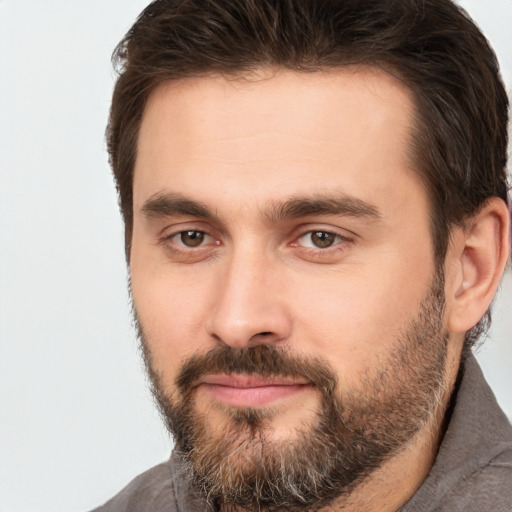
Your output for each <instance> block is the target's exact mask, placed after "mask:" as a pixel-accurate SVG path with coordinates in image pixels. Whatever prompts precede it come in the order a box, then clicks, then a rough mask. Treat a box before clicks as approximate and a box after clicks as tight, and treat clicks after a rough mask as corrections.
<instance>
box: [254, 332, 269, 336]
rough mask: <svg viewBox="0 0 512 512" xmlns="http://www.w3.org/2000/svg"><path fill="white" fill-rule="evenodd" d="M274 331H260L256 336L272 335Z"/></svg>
mask: <svg viewBox="0 0 512 512" xmlns="http://www.w3.org/2000/svg"><path fill="white" fill-rule="evenodd" d="M271 334H272V333H271V332H270V331H265V332H259V333H258V334H257V335H256V336H270V335H271Z"/></svg>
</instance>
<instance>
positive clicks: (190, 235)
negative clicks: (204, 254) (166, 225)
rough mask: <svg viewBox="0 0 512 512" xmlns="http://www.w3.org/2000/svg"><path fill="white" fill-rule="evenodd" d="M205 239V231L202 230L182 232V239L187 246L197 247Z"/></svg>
mask: <svg viewBox="0 0 512 512" xmlns="http://www.w3.org/2000/svg"><path fill="white" fill-rule="evenodd" d="M203 240H204V233H201V231H184V232H183V233H182V234H181V241H182V242H183V244H184V245H186V246H187V247H197V246H198V245H200V244H201V242H202V241H203Z"/></svg>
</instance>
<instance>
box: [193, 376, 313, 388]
mask: <svg viewBox="0 0 512 512" xmlns="http://www.w3.org/2000/svg"><path fill="white" fill-rule="evenodd" d="M200 384H215V385H218V386H228V387H232V388H261V387H267V386H295V385H301V384H309V382H308V381H307V380H306V379H304V378H301V377H296V378H292V377H280V376H272V377H262V376H261V375H225V374H222V375H207V376H206V377H204V378H202V379H201V382H200Z"/></svg>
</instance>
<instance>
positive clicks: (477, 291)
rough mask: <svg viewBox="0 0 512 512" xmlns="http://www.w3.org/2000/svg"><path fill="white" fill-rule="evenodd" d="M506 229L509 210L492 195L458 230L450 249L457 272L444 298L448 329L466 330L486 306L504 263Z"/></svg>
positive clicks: (507, 253)
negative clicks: (447, 310) (466, 223)
mask: <svg viewBox="0 0 512 512" xmlns="http://www.w3.org/2000/svg"><path fill="white" fill-rule="evenodd" d="M509 232H510V212H509V209H508V207H507V205H506V204H505V202H504V201H503V200H501V199H499V198H497V197H493V198H491V199H489V200H488V202H487V203H486V204H485V205H484V206H483V207H482V208H481V209H480V211H479V212H478V213H477V214H476V215H475V216H474V217H473V218H472V219H471V220H470V221H469V223H468V225H467V226H466V227H465V228H464V229H461V230H460V232H459V233H458V236H457V238H458V240H457V241H455V244H454V247H453V248H452V249H453V250H454V251H455V252H454V254H453V255H452V256H453V257H454V258H455V259H456V260H457V261H455V265H454V266H453V267H454V268H457V272H456V277H455V278H454V279H455V282H454V283H453V287H452V290H453V292H452V297H449V296H448V297H447V300H449V301H450V302H451V304H450V308H449V314H448V318H447V321H448V330H449V331H450V332H455V333H463V332H467V331H469V330H470V329H471V328H472V327H474V326H475V325H476V324H477V323H478V322H479V320H480V319H481V318H482V317H483V316H484V314H485V312H486V311H487V309H488V308H489V306H490V304H491V302H492V299H493V297H494V295H495V294H496V290H497V288H498V285H499V283H500V280H501V276H502V275H503V272H504V269H505V266H506V264H507V259H508V256H509V247H510V238H509ZM447 293H448V294H450V290H448V291H447Z"/></svg>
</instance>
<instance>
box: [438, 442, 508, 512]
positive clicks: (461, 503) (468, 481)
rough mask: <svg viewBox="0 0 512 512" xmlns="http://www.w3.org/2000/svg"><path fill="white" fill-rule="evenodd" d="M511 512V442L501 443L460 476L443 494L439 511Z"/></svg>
mask: <svg viewBox="0 0 512 512" xmlns="http://www.w3.org/2000/svg"><path fill="white" fill-rule="evenodd" d="M444 511H450V512H486V511H489V512H490V511H492V512H512V443H503V444H502V445H501V446H497V447H496V452H495V454H494V455H493V457H492V458H490V459H489V461H488V462H487V463H486V464H485V465H482V466H481V467H480V468H478V470H476V471H474V472H472V473H471V474H467V475H464V477H463V478H461V480H460V481H459V482H458V485H455V486H453V487H452V488H451V489H450V492H449V493H447V494H446V495H445V499H444V500H443V501H442V507H440V509H439V512H444Z"/></svg>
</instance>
